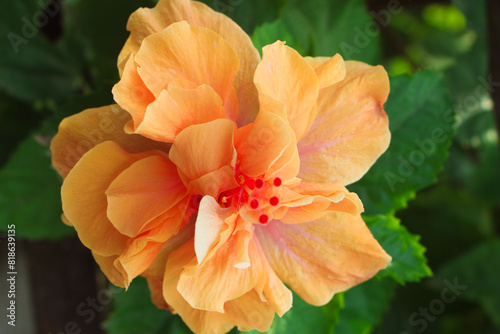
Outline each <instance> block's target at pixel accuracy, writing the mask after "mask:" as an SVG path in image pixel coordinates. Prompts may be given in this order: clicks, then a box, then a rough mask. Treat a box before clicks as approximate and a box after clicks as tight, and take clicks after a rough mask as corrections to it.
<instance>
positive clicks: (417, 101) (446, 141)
mask: <svg viewBox="0 0 500 334" xmlns="http://www.w3.org/2000/svg"><path fill="white" fill-rule="evenodd" d="M385 110H386V112H387V114H388V115H389V127H390V130H391V136H392V138H391V144H390V146H389V149H388V150H387V152H385V153H384V154H383V155H382V156H381V157H380V158H379V159H378V160H377V162H376V163H375V165H374V166H372V168H371V169H370V170H369V172H368V173H367V174H366V175H365V176H363V178H362V179H361V180H360V181H359V182H357V183H355V184H353V185H351V186H349V187H350V190H351V191H354V192H356V193H357V194H358V195H359V196H360V197H361V199H362V201H363V204H364V206H365V212H366V214H368V215H372V214H385V213H387V212H394V211H395V210H398V209H401V208H403V207H405V206H406V203H407V201H408V200H409V199H411V198H413V197H414V196H415V192H416V191H418V190H420V189H422V188H424V187H426V186H428V185H430V184H432V183H434V182H435V181H436V174H437V173H438V172H439V171H440V170H441V169H442V165H443V162H444V161H445V160H446V158H447V156H448V147H449V145H450V143H451V138H452V136H453V134H454V130H453V126H454V123H455V119H454V111H453V109H452V107H451V105H450V98H449V95H448V92H447V90H446V88H445V87H444V86H443V82H442V80H441V78H440V76H439V75H437V74H435V73H433V72H430V71H423V72H419V73H417V74H415V75H414V76H413V77H409V76H399V77H394V78H391V93H390V95H389V99H388V101H387V103H386V104H385Z"/></svg>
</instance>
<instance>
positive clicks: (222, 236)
mask: <svg viewBox="0 0 500 334" xmlns="http://www.w3.org/2000/svg"><path fill="white" fill-rule="evenodd" d="M231 213H232V210H231V209H223V208H221V207H220V205H219V203H217V201H216V200H215V199H214V198H213V197H211V196H205V197H203V199H202V200H201V202H200V209H199V211H198V218H197V219H196V228H195V234H194V250H195V252H196V258H197V260H198V263H201V262H202V261H203V260H204V259H205V257H206V256H207V254H208V253H209V251H210V250H212V249H213V248H214V247H215V246H216V245H217V244H218V243H219V242H220V241H222V242H223V243H224V242H226V241H227V240H228V239H229V237H230V235H231V234H232V232H233V229H234V224H233V226H230V225H228V224H227V223H226V222H225V220H226V218H228V217H229V216H230V215H231ZM224 232H226V233H224Z"/></svg>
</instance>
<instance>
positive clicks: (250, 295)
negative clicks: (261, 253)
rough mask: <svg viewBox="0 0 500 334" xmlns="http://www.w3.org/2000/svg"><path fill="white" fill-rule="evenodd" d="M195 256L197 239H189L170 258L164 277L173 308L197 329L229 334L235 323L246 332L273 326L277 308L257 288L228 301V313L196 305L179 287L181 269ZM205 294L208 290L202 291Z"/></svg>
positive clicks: (167, 294)
mask: <svg viewBox="0 0 500 334" xmlns="http://www.w3.org/2000/svg"><path fill="white" fill-rule="evenodd" d="M193 257H195V254H194V244H193V241H191V242H187V243H186V244H184V245H183V246H181V247H180V248H179V249H177V250H176V251H174V252H173V253H172V254H171V255H170V256H169V257H168V261H167V266H166V269H165V277H164V280H163V295H164V297H165V300H166V302H167V303H168V304H169V305H170V306H172V307H173V309H174V310H175V312H177V313H178V314H179V315H180V316H181V317H182V319H183V320H184V322H185V323H186V324H187V325H188V326H189V328H191V330H192V331H193V332H195V333H210V334H212V333H226V332H228V331H229V330H230V329H231V328H233V327H234V326H238V327H239V328H240V330H245V331H248V330H250V329H253V328H256V329H258V330H260V331H267V330H268V329H269V326H270V325H271V322H272V319H273V316H274V311H273V309H272V308H271V307H270V306H269V304H267V303H263V302H262V301H261V299H260V298H259V296H258V295H257V294H256V293H255V290H251V291H249V292H247V293H245V294H244V295H242V296H241V297H239V298H236V299H234V300H231V301H228V302H226V304H225V305H224V309H223V312H224V313H220V312H213V311H204V310H199V309H195V308H193V307H192V306H191V305H190V304H189V303H188V302H187V301H186V300H185V299H184V298H183V296H182V295H181V294H180V293H179V291H178V289H177V286H178V282H179V277H180V275H181V272H183V271H184V267H185V266H186V265H187V264H188V263H189V262H191V259H192V258H193ZM235 270H236V269H235ZM237 270H241V269H237ZM207 279H213V278H212V277H208V278H207ZM204 293H205V291H204V292H203V293H202V294H204Z"/></svg>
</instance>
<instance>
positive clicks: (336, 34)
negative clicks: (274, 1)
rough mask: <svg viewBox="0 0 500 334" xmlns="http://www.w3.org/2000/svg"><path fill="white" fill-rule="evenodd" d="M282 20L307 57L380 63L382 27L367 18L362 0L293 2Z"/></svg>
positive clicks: (368, 16)
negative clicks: (341, 58) (328, 57)
mask: <svg viewBox="0 0 500 334" xmlns="http://www.w3.org/2000/svg"><path fill="white" fill-rule="evenodd" d="M289 3H290V5H289V6H288V7H286V8H285V9H283V11H282V16H283V21H284V22H285V24H286V26H287V27H288V30H289V31H290V32H291V33H292V35H293V36H296V37H297V39H298V41H299V43H300V45H301V46H302V47H303V48H304V52H305V54H306V55H310V56H333V55H334V54H335V53H340V54H341V55H342V57H344V59H356V60H360V61H364V62H367V63H371V64H376V63H378V62H379V61H380V47H379V43H380V40H379V35H380V34H379V33H378V32H373V31H372V30H370V27H371V26H374V27H378V28H379V29H380V24H379V23H378V22H377V21H375V20H373V19H372V17H371V16H370V15H369V14H368V12H367V10H366V6H365V3H364V1H363V0H347V1H346V0H334V1H332V0H312V1H302V0H290V1H289Z"/></svg>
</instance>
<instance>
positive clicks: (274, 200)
mask: <svg viewBox="0 0 500 334" xmlns="http://www.w3.org/2000/svg"><path fill="white" fill-rule="evenodd" d="M279 202H280V199H279V198H278V197H276V196H273V197H271V198H270V199H269V204H271V205H272V206H276V205H278V204H279Z"/></svg>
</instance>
